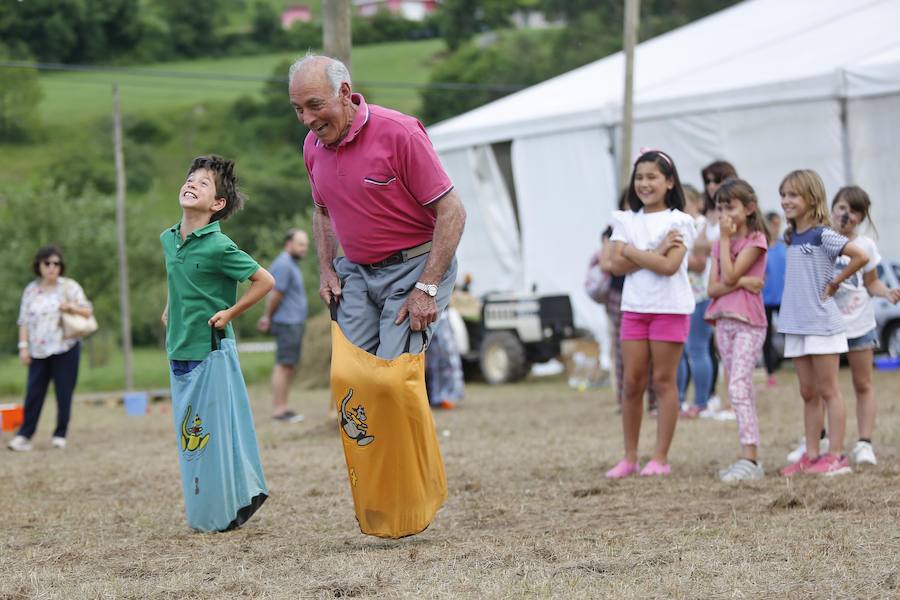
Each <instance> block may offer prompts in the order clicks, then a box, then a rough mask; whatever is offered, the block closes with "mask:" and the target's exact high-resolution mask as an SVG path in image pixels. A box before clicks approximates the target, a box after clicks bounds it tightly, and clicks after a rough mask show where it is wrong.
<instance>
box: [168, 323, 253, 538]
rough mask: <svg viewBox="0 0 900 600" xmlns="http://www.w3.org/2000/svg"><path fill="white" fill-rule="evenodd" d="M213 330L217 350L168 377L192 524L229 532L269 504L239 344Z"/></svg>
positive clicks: (179, 459) (213, 340)
mask: <svg viewBox="0 0 900 600" xmlns="http://www.w3.org/2000/svg"><path fill="white" fill-rule="evenodd" d="M222 336H224V333H223V332H221V331H218V330H215V329H214V330H213V332H212V342H211V345H212V352H210V353H209V355H208V356H207V357H206V359H205V360H204V361H203V362H202V363H200V364H199V365H198V366H197V367H196V368H195V369H194V370H192V371H191V372H190V373H186V374H184V375H175V374H173V373H171V371H170V374H169V379H170V382H171V385H172V417H173V420H174V423H175V433H176V437H177V440H178V442H177V443H178V462H179V466H180V467H181V487H182V491H183V492H184V508H185V513H186V514H187V522H188V525H189V526H191V527H192V528H193V529H196V530H198V531H228V530H230V529H234V528H236V527H240V526H241V525H242V524H244V523H245V522H246V521H247V520H248V519H249V518H250V517H251V516H252V515H253V513H255V512H256V511H257V509H259V507H260V506H262V504H263V502H265V501H266V498H267V497H268V494H269V491H268V488H267V487H266V481H265V477H264V476H263V471H262V466H261V464H260V460H259V448H258V447H257V444H256V431H255V429H254V428H253V414H252V413H251V412H250V399H249V397H248V396H247V386H246V385H245V384H244V376H243V374H242V373H241V365H240V363H239V362H238V356H237V348H236V347H235V344H234V340H232V339H229V338H224V339H222Z"/></svg>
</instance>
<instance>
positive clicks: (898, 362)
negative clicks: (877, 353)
mask: <svg viewBox="0 0 900 600" xmlns="http://www.w3.org/2000/svg"><path fill="white" fill-rule="evenodd" d="M875 366H876V367H877V368H878V369H881V370H882V371H893V370H894V369H900V356H895V357H893V358H891V357H886V358H876V359H875Z"/></svg>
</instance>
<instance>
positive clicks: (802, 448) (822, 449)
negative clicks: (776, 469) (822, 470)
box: [787, 438, 828, 464]
mask: <svg viewBox="0 0 900 600" xmlns="http://www.w3.org/2000/svg"><path fill="white" fill-rule="evenodd" d="M826 452H828V438H822V439H821V440H819V453H820V454H825V453H826ZM804 454H806V438H801V439H800V444H799V445H798V446H797V447H796V448H794V449H793V450H791V451H790V452H789V453H788V455H787V461H788V462H789V463H791V464H794V463H795V462H797V461H798V460H800V457H801V456H803V455H804Z"/></svg>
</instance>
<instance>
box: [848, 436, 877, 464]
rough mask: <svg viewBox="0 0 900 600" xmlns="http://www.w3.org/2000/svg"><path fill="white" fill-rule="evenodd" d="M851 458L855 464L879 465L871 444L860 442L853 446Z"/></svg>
mask: <svg viewBox="0 0 900 600" xmlns="http://www.w3.org/2000/svg"><path fill="white" fill-rule="evenodd" d="M850 456H851V458H852V460H853V463H854V464H857V465H877V464H878V459H877V458H875V450H874V449H872V444H870V443H869V442H863V441H859V442H856V445H855V446H853V451H852V452H851V453H850Z"/></svg>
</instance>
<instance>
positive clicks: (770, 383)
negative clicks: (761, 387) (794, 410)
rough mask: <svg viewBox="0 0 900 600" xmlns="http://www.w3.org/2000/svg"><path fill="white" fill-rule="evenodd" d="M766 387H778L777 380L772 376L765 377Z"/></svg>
mask: <svg viewBox="0 0 900 600" xmlns="http://www.w3.org/2000/svg"><path fill="white" fill-rule="evenodd" d="M766 387H767V388H770V389H771V388H775V387H778V380H777V379H775V376H774V375H769V376H768V377H766Z"/></svg>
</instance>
